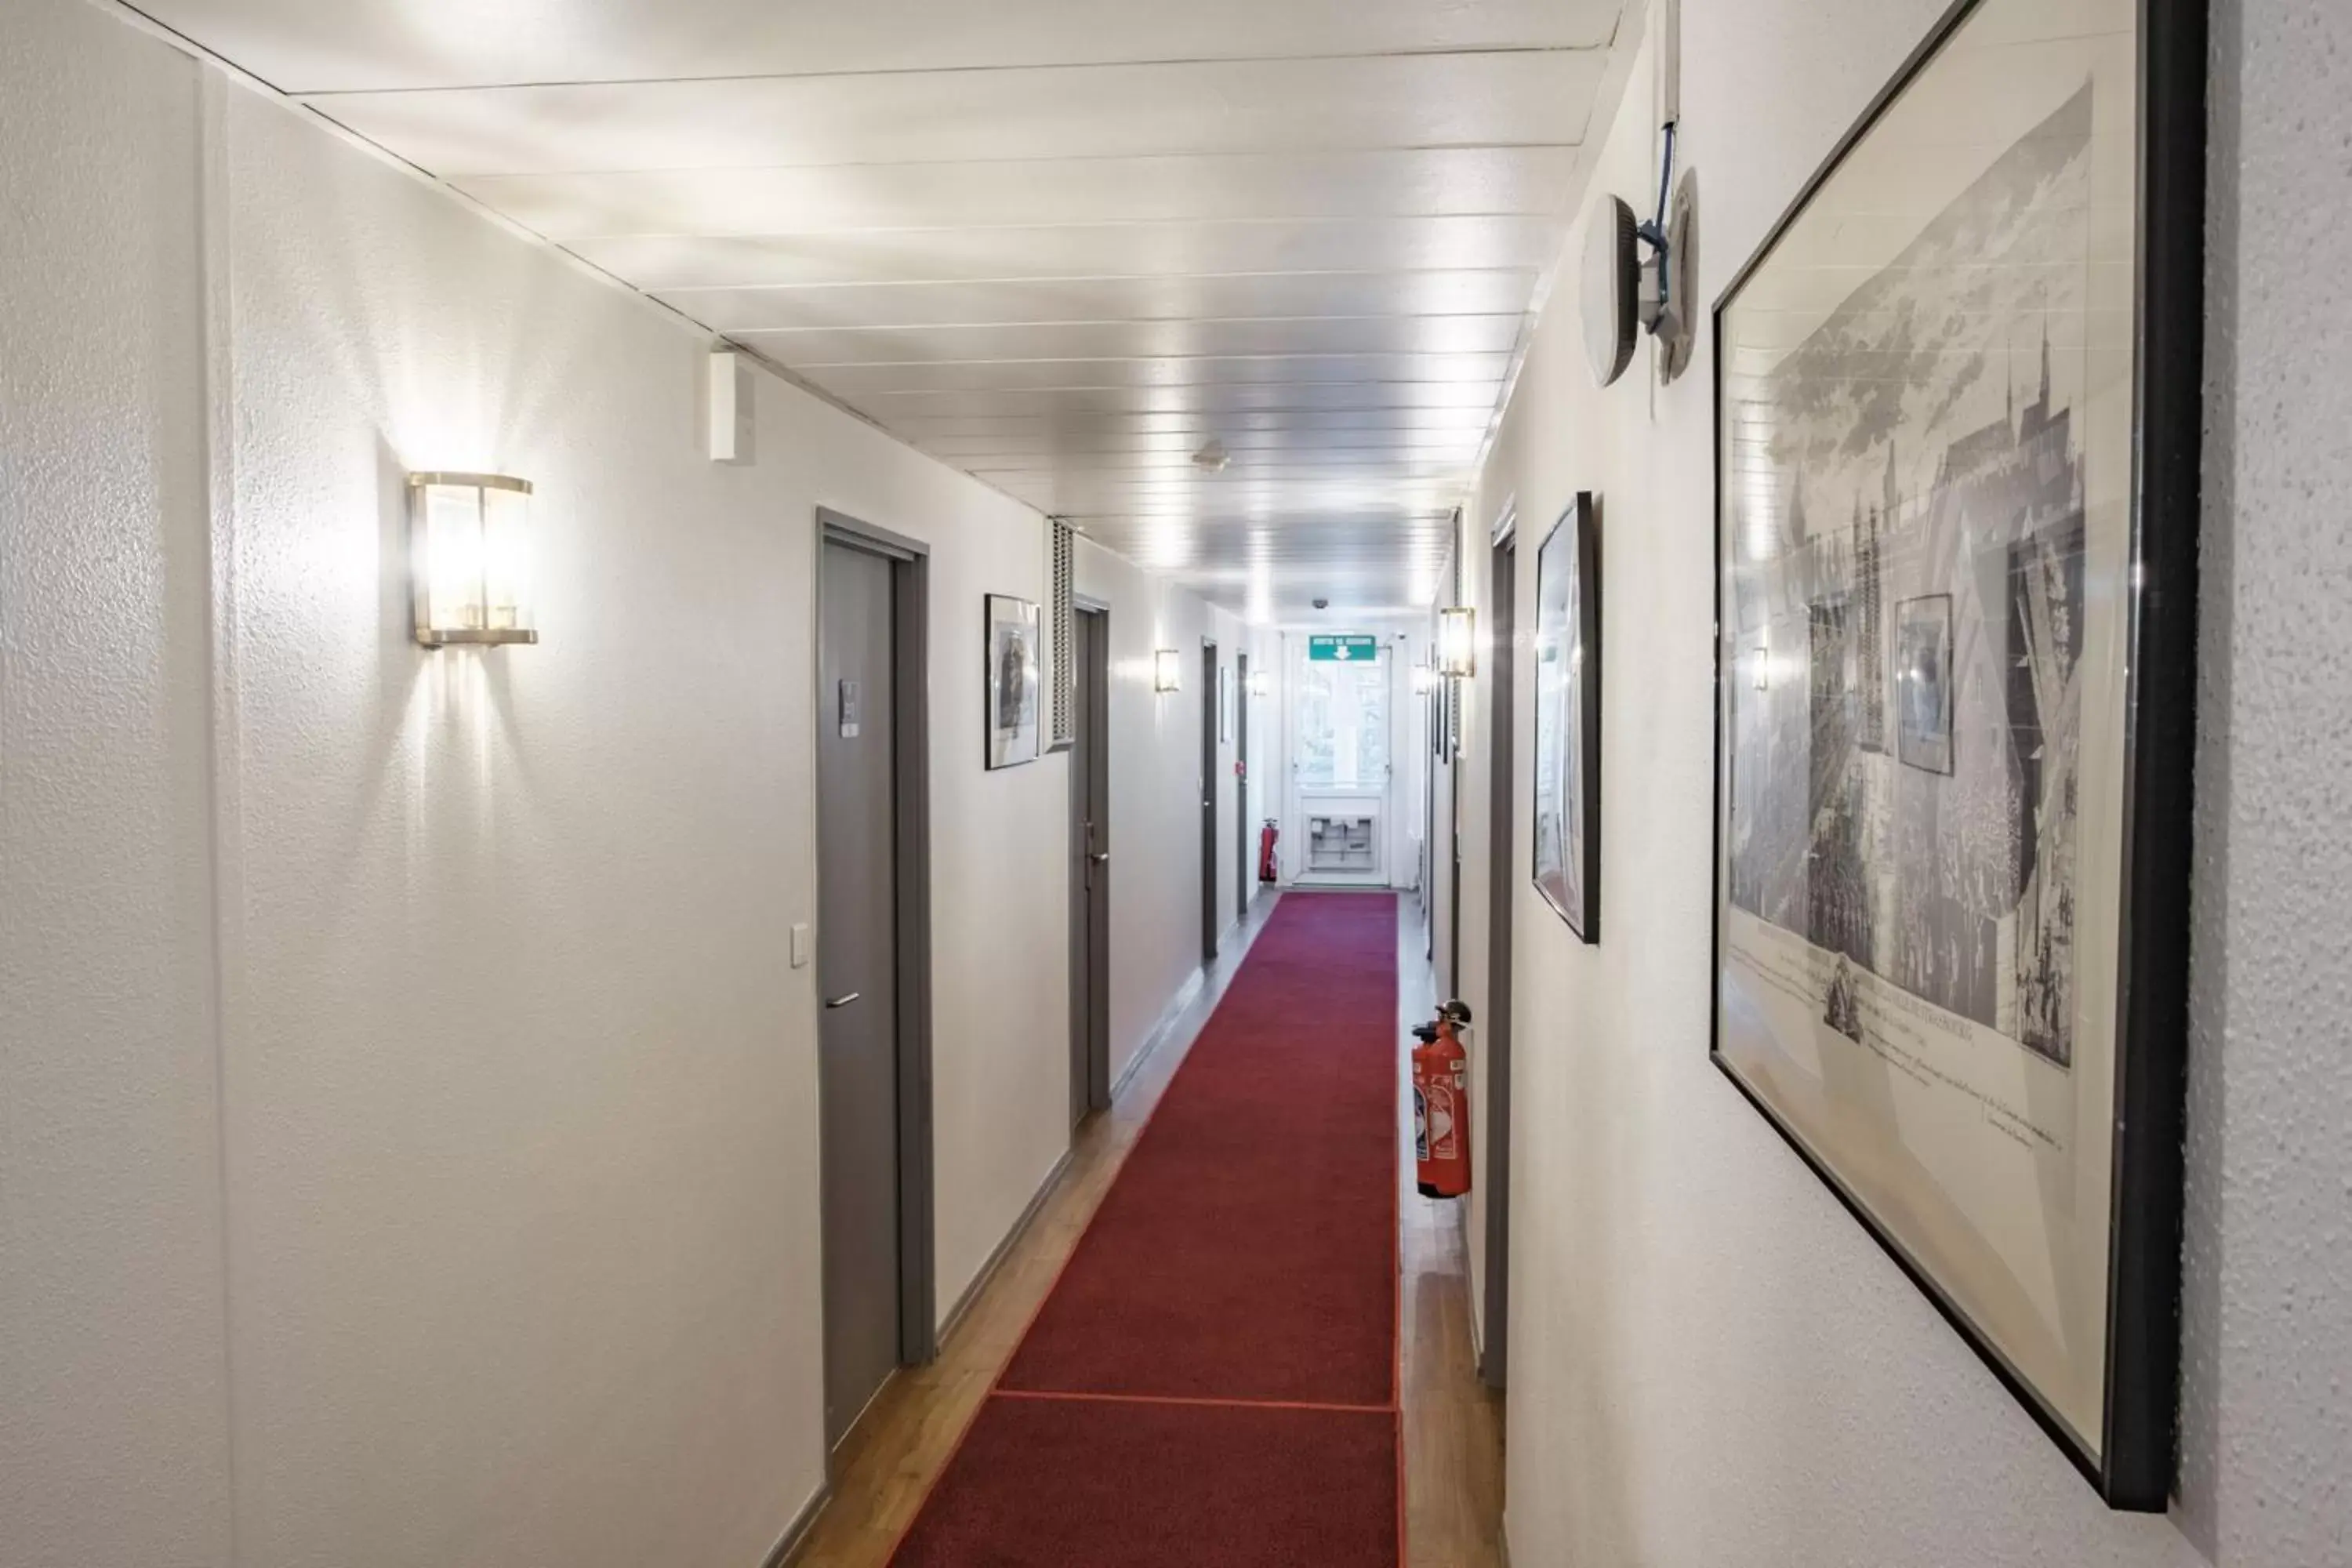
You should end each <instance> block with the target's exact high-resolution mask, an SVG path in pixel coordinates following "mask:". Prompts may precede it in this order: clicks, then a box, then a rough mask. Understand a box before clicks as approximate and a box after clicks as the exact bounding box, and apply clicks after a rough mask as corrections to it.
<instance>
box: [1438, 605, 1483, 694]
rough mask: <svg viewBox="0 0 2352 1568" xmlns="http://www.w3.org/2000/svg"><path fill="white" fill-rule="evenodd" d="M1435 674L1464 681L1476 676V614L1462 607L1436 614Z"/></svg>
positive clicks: (1457, 606)
mask: <svg viewBox="0 0 2352 1568" xmlns="http://www.w3.org/2000/svg"><path fill="white" fill-rule="evenodd" d="M1437 673H1438V674H1440V675H1442V676H1444V677H1445V678H1446V679H1449V680H1465V679H1469V678H1470V677H1471V676H1474V675H1475V674H1477V673H1478V612H1477V611H1475V610H1474V609H1470V608H1467V607H1465V606H1463V605H1454V607H1452V608H1450V609H1444V610H1440V611H1438V612H1437Z"/></svg>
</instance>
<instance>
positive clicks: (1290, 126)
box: [306, 51, 1601, 178]
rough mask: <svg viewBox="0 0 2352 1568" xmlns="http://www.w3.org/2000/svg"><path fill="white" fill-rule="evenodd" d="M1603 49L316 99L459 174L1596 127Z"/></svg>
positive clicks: (1155, 151) (1353, 141)
mask: <svg viewBox="0 0 2352 1568" xmlns="http://www.w3.org/2000/svg"><path fill="white" fill-rule="evenodd" d="M1600 75H1601V56H1600V55H1599V54H1598V53H1594V52H1583V51H1562V52H1520V53H1510V54H1499V53H1497V54H1444V55H1381V56H1370V57H1357V58H1317V59H1303V60H1212V61H1194V62H1185V63H1180V64H1171V65H1136V66H1098V67H1091V68H1044V69H1021V70H986V71H949V72H944V73H940V74H937V75H925V74H917V75H898V76H860V77H748V78H747V77H730V78H725V79H714V80H709V81H643V80H639V81H598V82H578V83H571V82H566V83H558V84H555V85H551V86H545V87H516V88H488V89H461V90H457V91H434V90H419V91H413V92H383V93H352V94H343V95H337V96H329V97H323V98H311V99H309V100H306V101H308V102H310V104H311V106H312V107H314V108H316V109H317V110H319V111H320V112H321V113H323V114H326V115H328V116H329V117H331V118H332V119H334V120H335V121H339V122H341V124H343V125H346V126H349V127H350V128H351V129H352V130H353V131H356V132H359V133H360V134H361V135H362V136H365V137H367V138H368V139H369V140H371V141H373V142H379V143H381V144H382V145H383V146H385V147H388V148H390V149H391V150H392V151H393V152H394V153H398V154H400V155H401V156H402V157H404V158H406V159H408V160H409V161H410V162H411V163H416V164H418V165H420V166H421V167H424V168H427V169H430V170H432V171H433V172H434V173H436V174H439V175H441V176H443V177H444V178H455V177H457V176H459V175H466V174H558V173H563V172H570V171H586V172H610V171H615V170H631V169H645V170H652V169H763V168H783V167H805V166H808V165H812V164H836V163H861V164H873V163H974V162H997V161H1002V160H1007V159H1030V158H1035V159H1063V158H1066V157H1068V156H1069V155H1070V153H1071V152H1072V150H1073V149H1078V148H1083V149H1084V150H1085V152H1086V154H1087V156H1089V157H1097V158H1119V157H1158V156H1164V155H1169V154H1175V153H1319V152H1348V151H1366V150H1377V149H1382V148H1410V147H1483V146H1528V145H1535V146H1542V145H1550V146H1558V145H1563V144H1572V143H1575V142H1580V141H1581V140H1582V139H1583V135H1584V127H1585V121H1586V118H1587V116H1588V115H1589V113H1590V112H1591V105H1592V100H1593V94H1594V91H1595V89H1597V88H1598V86H1599V83H1600Z"/></svg>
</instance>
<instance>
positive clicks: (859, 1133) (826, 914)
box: [817, 542, 899, 1444]
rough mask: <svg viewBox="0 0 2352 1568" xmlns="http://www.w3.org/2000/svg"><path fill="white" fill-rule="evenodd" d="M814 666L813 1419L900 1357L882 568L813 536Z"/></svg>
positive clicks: (890, 676) (888, 708)
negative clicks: (820, 1372) (816, 1152)
mask: <svg viewBox="0 0 2352 1568" xmlns="http://www.w3.org/2000/svg"><path fill="white" fill-rule="evenodd" d="M891 571H892V566H891V563H890V562H888V561H887V560H886V559H884V558H883V557H881V556H879V555H875V554H871V553H869V552H866V551H863V550H856V549H853V548H851V547H850V546H848V545H845V544H840V543H835V542H827V543H826V544H825V546H824V584H823V592H822V598H823V609H822V617H821V618H822V628H821V631H820V634H819V639H818V654H817V672H818V682H819V684H818V688H817V691H818V700H819V712H818V722H817V813H818V824H819V826H820V829H821V831H820V832H819V833H818V835H817V876H818V884H817V887H818V895H817V896H818V923H817V936H818V942H817V985H818V989H819V992H820V994H821V995H822V996H823V997H824V1010H823V1012H822V1013H821V1014H820V1015H819V1025H820V1028H819V1039H818V1058H819V1059H818V1066H819V1080H820V1081H819V1091H820V1094H821V1097H822V1101H823V1110H822V1136H823V1139H824V1143H823V1149H824V1432H825V1440H826V1442H827V1443H828V1444H833V1443H838V1442H839V1441H840V1440H841V1438H842V1436H843V1435H844V1434H845V1433H846V1432H847V1431H848V1430H849V1428H850V1427H851V1426H853V1425H855V1424H856V1420H857V1417H858V1416H859V1415H861V1414H862V1413H863V1412H864V1411H865V1409H866V1403H867V1401H869V1400H871V1399H872V1398H873V1397H874V1395H875V1393H876V1392H877V1390H879V1389H880V1388H881V1386H882V1384H883V1383H884V1382H885V1381H887V1379H888V1377H889V1375H890V1373H892V1372H894V1371H896V1370H897V1368H898V1303H899V1290H898V1286H899V1280H898V1245H899V1239H898V898H897V889H898V839H897V826H896V819H897V812H896V804H897V797H898V768H897V760H896V757H895V756H894V754H893V752H894V736H895V733H896V728H897V726H896V722H895V721H896V717H897V714H896V697H897V689H896V688H897V680H896V675H895V670H894V668H893V659H892V649H893V647H894V642H893V631H894V627H893V624H892V622H893V616H892V606H891V598H892V595H891V581H890V574H891Z"/></svg>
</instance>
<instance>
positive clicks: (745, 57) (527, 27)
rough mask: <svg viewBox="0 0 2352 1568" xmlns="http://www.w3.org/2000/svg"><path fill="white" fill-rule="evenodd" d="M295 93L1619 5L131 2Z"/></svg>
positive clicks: (879, 0)
mask: <svg viewBox="0 0 2352 1568" xmlns="http://www.w3.org/2000/svg"><path fill="white" fill-rule="evenodd" d="M139 8H140V9H141V10H142V11H144V12H146V13H147V14H148V15H149V16H153V17H154V18H156V19H157V20H158V21H160V22H162V23H163V24H164V25H165V26H170V27H173V28H175V29H177V30H178V31H180V32H182V33H184V34H186V35H187V36H188V37H192V38H194V39H195V40H196V41H197V42H199V43H201V44H203V45H205V47H207V48H210V49H213V50H214V51H215V52H216V53H219V54H221V55H223V56H225V57H226V58H229V59H232V60H235V61H236V62H237V63H238V64H239V65H240V66H242V67H244V68H246V69H247V70H249V71H251V72H253V73H254V74H255V75H257V76H258V77H261V78H262V79H265V80H267V81H268V82H270V83H272V84H273V85H275V86H276V87H278V89H281V90H283V91H287V92H293V93H303V92H325V91H336V90H352V89H403V88H434V87H479V86H488V85H493V84H499V83H513V82H547V81H615V80H620V79H629V78H665V77H725V76H811V75H825V74H835V73H841V72H852V71H924V70H948V69H970V68H975V67H1002V66H1034V65H1091V64H1100V63H1104V62H1127V61H1137V60H1194V59H1222V58H1234V57H1238V56H1259V57H1297V56H1301V55H1331V54H1388V53H1395V52H1413V53H1419V52H1423V51H1428V50H1437V49H1487V48H1510V49H1518V48H1546V49H1593V48H1599V47H1602V46H1604V45H1606V44H1607V43H1608V42H1609V41H1610V38H1611V37H1612V34H1613V32H1614V30H1615V27H1616V23H1617V10H1618V7H1617V5H1615V4H1614V3H1612V0H1277V3H1276V4H1272V5H1269V4H1267V3H1266V0H1187V3H1186V4H1183V5H1168V4H1165V3H1164V0H986V3H985V4H974V3H971V0H963V3H961V4H941V3H940V0H861V3H860V4H857V5H810V4H805V3H803V4H793V3H790V0H667V3H666V4H663V5H633V4H628V3H625V0H602V3H583V0H140V5H139Z"/></svg>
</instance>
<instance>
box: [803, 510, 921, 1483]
mask: <svg viewBox="0 0 2352 1568" xmlns="http://www.w3.org/2000/svg"><path fill="white" fill-rule="evenodd" d="M816 521H817V528H816V573H815V579H816V584H815V593H814V595H813V597H814V598H815V599H816V600H817V601H818V605H817V606H816V607H817V608H819V609H820V611H821V608H822V600H823V595H824V547H825V546H826V545H827V544H841V545H846V546H847V547H849V548H850V549H853V550H862V551H864V552H866V553H868V554H870V555H878V556H881V557H882V558H883V559H884V560H886V561H887V562H889V563H890V568H891V569H890V607H891V611H892V615H891V620H892V622H893V626H892V643H893V647H892V649H891V662H892V665H893V668H894V673H895V674H896V676H897V678H898V679H897V686H896V690H895V693H894V696H895V699H896V700H895V701H894V703H893V705H892V706H893V717H894V719H895V723H894V725H893V731H894V732H893V734H892V736H891V765H892V769H893V773H894V777H895V779H896V782H897V785H898V800H897V802H896V808H895V811H894V813H893V816H894V818H895V821H896V826H897V833H896V837H897V840H898V888H897V889H896V891H897V894H898V897H897V900H896V902H897V912H898V921H897V923H898V1362H899V1364H900V1365H901V1366H922V1365H925V1364H927V1363H930V1362H932V1361H935V1360H937V1359H938V1357H939V1353H940V1345H939V1282H938V1261H937V1257H936V1250H935V1247H936V1244H935V1240H934V1236H933V1215H934V1211H935V1210H936V1207H937V1202H938V1197H937V1191H936V1188H935V1186H934V1180H935V1178H934V1175H933V1170H932V1147H931V1136H932V1134H931V1123H932V1116H931V1096H932V1089H931V806H930V802H931V767H930V751H931V748H930V735H931V700H930V692H931V680H930V668H931V667H930V644H931V637H930V597H931V547H930V546H929V545H928V544H926V543H924V542H922V541H921V540H919V539H909V538H908V537H907V536H906V535H905V534H902V533H896V532H893V531H891V530H889V529H887V528H882V527H879V526H877V525H876V524H874V523H870V522H866V521H862V520H860V519H857V518H854V517H849V516H846V515H845V514H844V513H841V512H837V511H835V510H832V509H831V508H830V507H819V508H817V510H816ZM823 626H824V616H823V615H822V614H821V613H819V614H816V615H813V616H810V637H811V641H812V647H814V639H815V638H816V637H821V636H823V630H822V628H823ZM810 667H811V668H810V680H811V682H812V683H815V682H818V681H821V680H822V679H823V678H822V677H821V676H819V675H818V674H817V673H816V668H817V660H815V659H814V658H812V659H811V660H810ZM815 695H816V701H815V702H814V704H813V705H812V710H811V713H810V727H811V731H812V733H811V735H810V754H811V755H812V756H813V755H814V754H815V742H816V736H815V733H814V731H815V729H816V727H817V726H819V725H821V724H823V723H824V693H823V692H822V691H818V692H817V693H816V694H815ZM823 830H824V824H823V823H822V822H821V821H820V822H819V824H818V831H820V832H822V831H823ZM817 908H818V910H823V909H824V889H822V888H819V889H818V891H817ZM817 940H818V941H820V942H822V941H824V931H823V930H822V929H820V930H819V931H818V932H817ZM819 1201H820V1203H822V1201H823V1199H822V1195H820V1198H819ZM852 1430H855V1427H854V1426H853V1427H852ZM831 1462H832V1461H831V1458H830V1456H828V1458H827V1460H826V1464H827V1468H828V1469H829V1468H830V1467H831Z"/></svg>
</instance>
